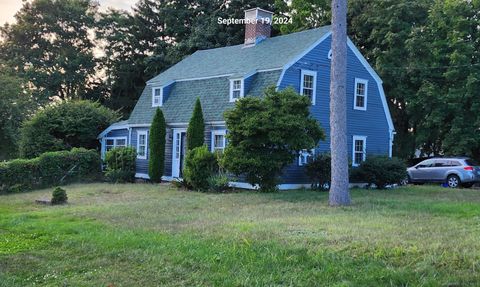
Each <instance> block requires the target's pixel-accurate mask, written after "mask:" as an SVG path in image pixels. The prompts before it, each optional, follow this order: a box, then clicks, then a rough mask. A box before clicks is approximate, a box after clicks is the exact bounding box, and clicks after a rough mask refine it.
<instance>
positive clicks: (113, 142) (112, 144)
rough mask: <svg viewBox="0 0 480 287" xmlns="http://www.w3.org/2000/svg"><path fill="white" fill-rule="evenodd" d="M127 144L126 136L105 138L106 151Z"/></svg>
mask: <svg viewBox="0 0 480 287" xmlns="http://www.w3.org/2000/svg"><path fill="white" fill-rule="evenodd" d="M125 146H127V138H126V137H113V138H105V152H107V151H109V150H112V149H114V148H116V147H125Z"/></svg>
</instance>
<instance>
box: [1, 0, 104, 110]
mask: <svg viewBox="0 0 480 287" xmlns="http://www.w3.org/2000/svg"><path fill="white" fill-rule="evenodd" d="M96 9H97V4H95V2H94V1H90V0H34V1H31V2H30V1H24V2H23V7H22V8H21V10H20V11H19V12H17V14H16V15H15V18H16V23H14V24H11V25H8V24H6V25H5V26H3V27H2V28H0V31H1V36H2V37H3V41H1V43H0V58H1V59H2V60H4V61H8V63H9V65H11V66H13V67H15V69H16V70H17V71H18V73H19V75H20V76H21V77H22V78H24V79H25V80H27V81H28V82H29V84H30V85H31V86H32V92H33V95H34V97H35V99H36V102H37V104H39V105H41V106H45V105H47V104H48V103H49V102H51V101H53V100H67V99H85V98H92V97H96V96H95V95H93V93H94V91H97V86H98V83H97V82H96V81H95V74H96V66H97V63H96V60H95V58H94V48H95V44H94V42H93V36H92V35H91V33H92V32H93V31H94V28H95V17H94V14H95V12H96Z"/></svg>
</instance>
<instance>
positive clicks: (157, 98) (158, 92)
mask: <svg viewBox="0 0 480 287" xmlns="http://www.w3.org/2000/svg"><path fill="white" fill-rule="evenodd" d="M162 104H163V89H162V88H153V89H152V107H161V106H162Z"/></svg>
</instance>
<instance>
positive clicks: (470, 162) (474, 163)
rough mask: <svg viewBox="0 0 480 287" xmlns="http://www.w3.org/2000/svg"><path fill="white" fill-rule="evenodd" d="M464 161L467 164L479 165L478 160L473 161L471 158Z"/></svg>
mask: <svg viewBox="0 0 480 287" xmlns="http://www.w3.org/2000/svg"><path fill="white" fill-rule="evenodd" d="M465 162H466V163H467V164H468V165H473V166H479V164H478V162H476V161H474V160H473V159H466V160H465Z"/></svg>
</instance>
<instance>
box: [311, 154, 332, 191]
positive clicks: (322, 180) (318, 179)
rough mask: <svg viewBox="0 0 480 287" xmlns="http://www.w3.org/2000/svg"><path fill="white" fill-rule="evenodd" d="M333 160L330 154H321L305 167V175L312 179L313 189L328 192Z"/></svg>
mask: <svg viewBox="0 0 480 287" xmlns="http://www.w3.org/2000/svg"><path fill="white" fill-rule="evenodd" d="M331 162H332V158H331V156H330V154H328V153H321V154H318V155H316V156H315V157H314V159H313V160H312V161H310V162H309V163H307V164H306V165H305V173H306V174H307V176H308V177H309V178H310V181H311V186H312V189H316V190H328V189H329V188H330V180H331Z"/></svg>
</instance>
